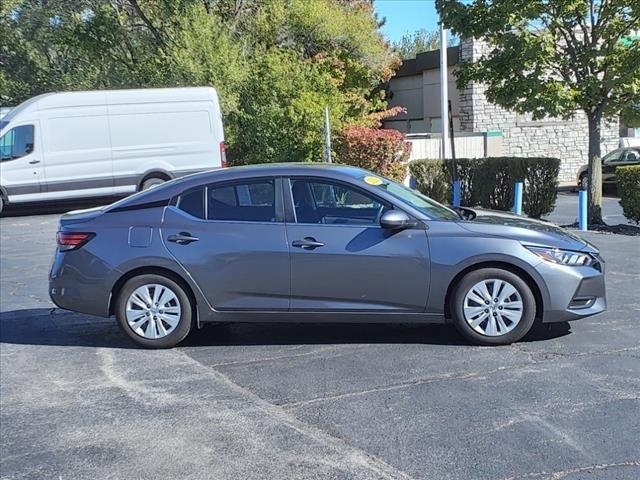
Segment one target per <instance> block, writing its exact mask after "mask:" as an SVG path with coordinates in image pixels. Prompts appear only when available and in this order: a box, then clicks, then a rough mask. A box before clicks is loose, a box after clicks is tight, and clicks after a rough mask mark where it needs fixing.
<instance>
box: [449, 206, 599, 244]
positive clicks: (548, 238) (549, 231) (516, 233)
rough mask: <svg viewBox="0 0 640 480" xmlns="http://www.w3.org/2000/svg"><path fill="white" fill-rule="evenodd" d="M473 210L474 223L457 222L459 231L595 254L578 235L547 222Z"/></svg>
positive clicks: (493, 211) (471, 221)
mask: <svg viewBox="0 0 640 480" xmlns="http://www.w3.org/2000/svg"><path fill="white" fill-rule="evenodd" d="M473 211H474V212H475V214H476V217H475V218H474V219H473V220H467V221H463V222H460V226H461V227H462V228H464V229H465V230H468V231H470V232H473V233H478V234H482V235H490V236H494V237H503V238H511V239H513V240H518V241H520V242H522V243H526V244H530V245H543V246H549V247H555V248H563V249H566V250H577V251H580V250H584V251H590V252H594V253H595V252H597V251H598V250H597V249H596V248H595V247H594V246H593V245H591V244H590V243H589V242H587V241H586V240H584V239H582V238H580V237H579V236H578V235H576V234H574V233H572V232H570V231H568V230H565V229H564V228H560V227H558V226H557V225H554V224H552V223H549V222H544V221H542V220H535V219H532V218H527V217H521V216H519V215H514V214H511V213H507V212H501V211H496V210H482V209H478V210H476V209H473Z"/></svg>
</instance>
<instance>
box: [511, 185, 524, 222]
mask: <svg viewBox="0 0 640 480" xmlns="http://www.w3.org/2000/svg"><path fill="white" fill-rule="evenodd" d="M522 187H523V185H522V182H516V188H515V190H514V198H513V213H515V214H516V215H522V190H523V188H522Z"/></svg>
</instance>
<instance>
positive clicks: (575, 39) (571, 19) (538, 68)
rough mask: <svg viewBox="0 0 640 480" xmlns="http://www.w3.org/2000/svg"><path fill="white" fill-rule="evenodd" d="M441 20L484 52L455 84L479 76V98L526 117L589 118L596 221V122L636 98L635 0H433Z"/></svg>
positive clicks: (598, 218)
mask: <svg viewBox="0 0 640 480" xmlns="http://www.w3.org/2000/svg"><path fill="white" fill-rule="evenodd" d="M436 5H437V9H438V11H439V12H440V15H441V18H442V19H443V21H444V22H445V25H447V26H448V27H450V28H451V29H453V31H454V32H455V33H456V34H458V35H460V36H461V37H463V38H482V39H485V40H487V41H488V42H489V44H490V45H491V48H492V49H491V52H490V53H489V54H488V55H485V56H483V57H482V58H481V59H480V60H479V61H477V62H474V63H465V64H463V65H462V66H461V70H460V76H459V79H458V80H459V84H461V85H464V84H467V83H468V82H482V83H485V84H486V85H487V91H486V94H487V98H488V99H489V100H490V101H491V102H494V103H496V104H498V105H501V106H503V107H505V108H509V109H513V110H516V111H518V112H530V113H532V114H533V117H534V118H542V117H544V116H546V115H548V116H562V117H570V116H571V115H572V114H573V112H575V111H576V110H578V109H580V110H583V111H584V113H585V114H586V117H587V121H588V125H589V154H588V155H589V159H588V161H589V175H590V178H589V184H590V187H589V216H590V221H591V223H602V214H601V204H602V166H601V163H600V154H601V152H600V129H601V123H602V120H603V118H607V117H612V116H615V115H617V114H619V112H620V111H621V110H622V109H623V108H625V107H626V106H628V105H630V104H632V103H637V102H638V101H639V100H640V39H638V38H637V37H636V38H635V39H625V41H621V40H622V39H623V37H625V36H626V35H628V34H629V33H630V32H631V31H632V30H637V29H638V28H640V0H553V1H548V0H493V1H486V0H473V1H471V2H467V1H460V0H437V1H436Z"/></svg>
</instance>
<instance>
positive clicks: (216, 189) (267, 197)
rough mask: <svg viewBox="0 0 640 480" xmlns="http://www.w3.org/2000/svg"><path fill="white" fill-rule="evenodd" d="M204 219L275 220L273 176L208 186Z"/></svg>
mask: <svg viewBox="0 0 640 480" xmlns="http://www.w3.org/2000/svg"><path fill="white" fill-rule="evenodd" d="M207 190H208V194H207V219H208V220H232V221H239V222H275V221H276V209H275V184H274V180H272V179H270V180H256V181H251V182H245V183H237V184H233V185H222V186H215V185H213V186H210V187H209V188H208V189H207Z"/></svg>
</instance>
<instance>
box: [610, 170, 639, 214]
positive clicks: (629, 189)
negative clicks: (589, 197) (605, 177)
mask: <svg viewBox="0 0 640 480" xmlns="http://www.w3.org/2000/svg"><path fill="white" fill-rule="evenodd" d="M616 183H617V184H618V195H620V205H621V206H622V211H623V212H624V216H625V217H627V218H628V219H629V220H631V221H633V222H635V223H637V224H639V225H640V165H629V166H627V167H618V168H616Z"/></svg>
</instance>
